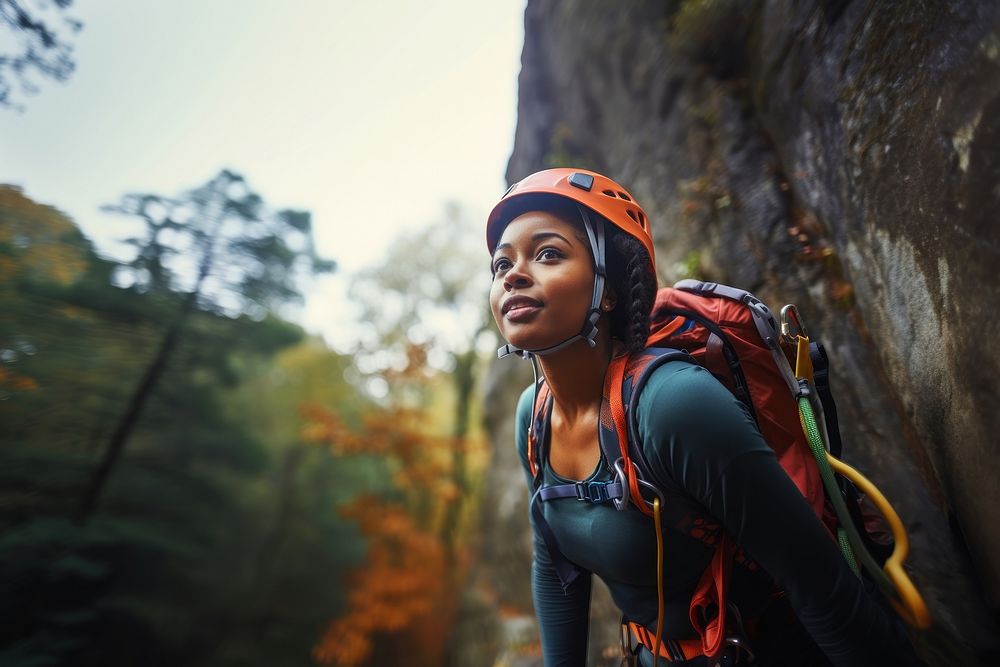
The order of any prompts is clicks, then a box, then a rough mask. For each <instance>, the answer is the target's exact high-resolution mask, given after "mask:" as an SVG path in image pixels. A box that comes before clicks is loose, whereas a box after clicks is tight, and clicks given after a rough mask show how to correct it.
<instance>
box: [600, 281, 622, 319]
mask: <svg viewBox="0 0 1000 667" xmlns="http://www.w3.org/2000/svg"><path fill="white" fill-rule="evenodd" d="M617 304H618V297H616V296H615V291H614V290H613V289H611V288H610V287H608V286H605V288H604V296H602V297H601V311H602V312H605V313H610V312H611V311H612V310H614V309H615V306H616V305H617Z"/></svg>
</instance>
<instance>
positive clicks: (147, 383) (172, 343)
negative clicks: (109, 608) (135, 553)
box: [76, 291, 198, 524]
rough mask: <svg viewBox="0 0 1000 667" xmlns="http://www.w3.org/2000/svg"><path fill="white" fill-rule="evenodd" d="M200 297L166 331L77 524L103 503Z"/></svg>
mask: <svg viewBox="0 0 1000 667" xmlns="http://www.w3.org/2000/svg"><path fill="white" fill-rule="evenodd" d="M197 297H198V292H197V291H195V292H192V293H190V294H189V295H188V297H187V298H186V299H185V300H184V305H183V306H182V307H181V311H180V313H178V315H177V318H176V319H175V320H174V321H173V323H172V324H171V325H170V328H169V329H168V330H167V334H166V335H165V336H164V337H163V341H162V342H161V343H160V347H159V349H158V350H157V351H156V356H154V357H153V361H152V362H151V363H150V364H149V367H148V368H147V369H146V372H145V374H144V375H143V376H142V380H141V381H140V382H139V385H138V386H137V387H136V389H135V391H134V392H133V393H132V398H131V399H130V400H129V403H128V407H127V408H126V410H125V412H124V413H123V414H122V417H121V419H120V420H119V422H118V426H117V427H116V428H115V431H114V433H113V434H112V436H111V441H110V442H109V443H108V449H107V451H105V453H104V458H102V459H101V463H100V464H99V465H98V466H97V470H95V471H94V475H93V477H91V479H90V484H89V485H88V487H87V491H86V493H85V494H84V496H83V501H82V502H81V504H80V509H79V512H78V513H77V516H76V521H77V523H81V524H82V523H86V522H87V520H88V519H90V517H91V516H92V515H93V513H94V511H95V510H96V509H97V503H98V502H99V501H100V498H101V494H102V493H103V492H104V488H105V487H106V486H107V483H108V479H109V478H110V477H111V473H112V471H113V470H114V468H115V466H116V465H117V464H118V460H119V458H120V457H121V453H122V450H123V449H125V443H126V442H128V439H129V436H130V435H132V430H133V429H134V428H135V425H136V423H137V422H138V421H139V416H140V415H141V414H142V409H143V408H144V407H145V405H146V401H148V400H149V397H150V395H151V394H152V393H153V389H154V388H155V387H156V384H157V382H159V380H160V377H161V376H162V375H163V371H164V370H166V367H167V361H168V360H169V359H170V357H171V355H172V354H173V351H174V349H175V348H176V347H177V341H178V340H179V339H180V336H181V331H182V329H183V327H184V322H185V320H186V319H187V316H188V314H189V313H190V312H191V309H192V308H193V307H194V304H195V302H196V300H197Z"/></svg>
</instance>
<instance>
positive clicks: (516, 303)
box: [502, 296, 542, 322]
mask: <svg viewBox="0 0 1000 667" xmlns="http://www.w3.org/2000/svg"><path fill="white" fill-rule="evenodd" d="M541 308H542V303H541V301H537V300H535V299H532V298H530V297H526V296H514V297H511V298H510V299H508V300H507V301H506V302H504V304H503V308H502V310H503V314H504V317H506V318H507V319H508V320H509V321H511V322H524V321H525V320H528V319H531V318H532V317H533V316H534V315H535V313H537V312H538V311H539V310H541Z"/></svg>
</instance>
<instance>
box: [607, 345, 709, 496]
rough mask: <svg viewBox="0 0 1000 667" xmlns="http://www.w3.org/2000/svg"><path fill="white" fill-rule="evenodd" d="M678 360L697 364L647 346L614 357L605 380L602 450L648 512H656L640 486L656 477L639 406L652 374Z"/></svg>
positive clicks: (670, 351)
mask: <svg viewBox="0 0 1000 667" xmlns="http://www.w3.org/2000/svg"><path fill="white" fill-rule="evenodd" d="M674 360H684V361H689V362H691V363H695V361H694V359H693V358H692V357H691V356H690V355H689V354H687V353H686V352H682V351H680V350H674V349H671V348H656V347H654V348H646V349H645V350H643V351H642V352H639V353H637V354H633V355H623V356H620V357H615V358H614V359H612V360H611V365H610V366H609V367H608V374H607V377H606V378H605V381H604V401H603V404H602V406H601V428H600V442H601V449H602V451H603V453H604V457H605V459H606V460H607V461H608V463H609V464H610V465H612V466H613V467H615V468H616V470H618V471H621V472H620V474H624V477H625V479H624V480H623V483H624V484H626V485H627V487H628V490H629V496H630V498H631V499H632V501H633V503H634V504H635V505H636V507H638V508H639V509H640V510H641V511H642V512H644V513H645V514H648V515H652V510H651V509H650V508H649V505H648V504H647V503H646V501H645V499H644V498H643V495H642V491H641V489H640V485H642V486H648V485H649V484H650V483H651V481H652V480H651V479H650V474H649V465H648V463H647V462H646V458H645V456H644V455H643V453H642V445H641V443H640V442H639V441H638V439H637V430H636V428H635V425H634V422H635V407H636V405H637V404H638V397H639V394H640V393H641V392H642V387H643V386H644V385H645V382H646V380H648V378H649V375H650V374H651V373H652V372H653V371H654V370H656V369H657V368H659V367H660V366H662V365H663V364H665V363H667V362H668V361H674ZM647 480H648V481H647ZM642 482H646V483H645V484H643V483H642Z"/></svg>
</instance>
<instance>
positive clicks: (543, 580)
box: [515, 361, 915, 667]
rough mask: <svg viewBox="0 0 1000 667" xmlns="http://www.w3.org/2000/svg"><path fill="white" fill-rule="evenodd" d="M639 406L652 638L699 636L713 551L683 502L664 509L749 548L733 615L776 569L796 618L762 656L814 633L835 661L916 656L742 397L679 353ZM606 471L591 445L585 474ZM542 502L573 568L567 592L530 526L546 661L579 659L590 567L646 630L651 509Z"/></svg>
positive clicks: (757, 597)
mask: <svg viewBox="0 0 1000 667" xmlns="http://www.w3.org/2000/svg"><path fill="white" fill-rule="evenodd" d="M532 396H533V391H532V388H531V387H528V388H527V389H526V390H525V391H524V393H522V395H521V398H520V400H519V401H518V406H517V425H516V426H517V428H516V431H515V432H516V434H517V436H516V439H517V448H518V452H519V454H520V456H521V462H522V464H523V466H524V469H525V475H526V476H527V478H528V488H529V489H531V488H532V482H531V474H530V472H529V470H528V461H527V431H528V424H529V421H530V418H531V410H532V404H531V402H532ZM636 414H637V423H638V429H637V430H638V437H639V439H640V440H641V443H642V451H643V453H644V455H645V457H646V460H647V461H648V463H649V468H650V471H651V473H652V475H653V477H654V480H653V481H654V483H655V484H656V485H657V486H658V487H659V488H660V489H662V490H663V491H664V492H666V494H667V500H666V505H667V511H666V513H665V517H666V519H665V521H664V552H665V556H664V565H663V578H664V585H663V590H664V598H665V614H664V628H663V637H665V638H670V639H690V638H694V637H696V636H697V635H696V633H695V631H694V629H693V627H692V626H691V624H690V622H689V620H688V604H689V602H690V599H691V595H692V592H693V590H694V588H695V586H696V584H697V582H698V580H699V578H700V577H701V575H702V573H703V572H704V570H705V567H706V566H707V565H708V563H709V561H710V559H711V557H712V553H713V548H712V547H711V546H710V545H709V544H706V540H705V539H704V538H705V536H704V533H705V528H706V526H705V525H704V520H703V519H696V518H694V517H693V516H692V515H691V513H690V512H685V511H683V509H680V510H675V511H671V509H672V508H676V507H683V506H684V505H685V504H688V506H692V505H695V506H700V508H701V512H703V513H705V514H707V515H709V517H714V518H715V519H717V520H718V521H719V522H721V524H722V526H724V527H725V529H726V530H727V531H728V532H729V534H730V535H732V536H733V538H734V539H735V540H736V542H737V544H738V545H739V546H740V547H741V549H742V550H743V552H745V554H746V555H747V556H748V557H749V559H741V560H742V561H743V562H742V563H740V564H737V565H736V566H734V568H733V576H732V583H731V590H730V594H729V599H730V600H731V601H733V602H735V603H736V604H737V605H738V606H739V608H740V609H741V612H742V613H743V615H744V617H748V618H749V617H753V616H756V615H757V614H759V613H760V612H761V610H762V609H763V608H764V607H765V606H766V605H768V604H769V602H770V595H769V592H770V591H771V589H772V585H773V584H772V582H771V578H773V581H774V582H776V583H777V585H778V586H779V587H780V588H781V589H782V590H784V591H785V595H786V597H787V601H788V605H790V606H791V609H792V610H793V611H794V613H795V616H796V617H797V618H798V620H799V622H800V623H801V627H799V626H798V624H797V623H795V621H794V619H792V618H788V619H787V621H788V622H787V624H784V623H781V624H779V625H782V626H783V625H787V626H788V627H777V628H774V631H773V632H770V633H768V634H770V635H772V636H771V638H770V639H768V640H765V641H761V643H760V645H757V644H756V643H755V648H758V654H759V655H758V661H759V663H760V664H764V665H767V664H824V662H825V661H824V660H823V658H822V657H821V656H818V655H814V656H813V657H812V658H807V656H806V654H805V652H806V651H812V652H813V653H815V645H818V646H819V647H820V648H821V649H822V651H823V652H824V653H825V655H826V657H827V658H828V659H829V660H830V662H832V663H833V664H835V665H844V666H845V667H846V666H850V667H858V666H863V665H901V664H911V663H912V662H914V660H915V659H914V658H913V656H912V649H911V648H910V646H909V643H908V641H907V640H906V639H905V637H904V636H903V634H902V632H901V631H900V628H899V625H898V623H895V622H893V621H892V620H891V619H890V617H889V616H888V615H887V613H886V612H885V610H884V609H883V608H882V607H881V606H880V605H879V604H878V603H877V602H876V601H875V600H874V599H873V598H872V597H870V596H869V595H868V593H866V591H865V589H864V586H863V585H862V582H861V580H859V579H858V578H857V577H856V576H855V575H854V574H853V573H852V572H851V570H850V569H849V568H848V566H847V564H846V563H845V561H844V559H843V557H842V556H841V554H840V552H839V550H838V548H837V545H836V543H835V542H834V541H833V540H832V539H831V536H830V533H829V532H828V531H827V529H826V528H825V527H824V526H823V525H822V524H821V523H820V522H819V521H818V520H817V519H816V517H815V515H814V514H813V512H812V510H811V509H810V507H809V505H808V504H807V503H806V501H805V500H804V499H803V497H802V496H801V494H800V493H799V491H798V489H797V488H796V487H795V485H794V483H793V482H792V481H791V480H790V479H789V478H788V476H787V475H786V474H785V472H784V470H783V469H782V468H781V466H780V465H779V464H778V462H777V458H776V457H775V455H774V452H773V451H772V450H771V449H770V448H769V447H768V446H767V444H766V443H765V442H764V440H763V438H762V437H761V435H760V432H759V431H758V429H757V427H756V424H755V423H754V421H753V419H752V418H751V416H750V415H749V413H748V412H747V410H746V408H745V407H744V406H743V405H742V404H741V403H740V402H739V401H738V400H737V399H736V398H735V397H734V396H733V395H732V394H731V393H730V392H729V391H728V390H727V389H726V388H725V387H723V386H722V385H721V384H720V383H719V382H718V381H716V379H715V378H714V377H712V375H711V374H710V373H709V372H708V371H706V370H705V369H703V368H701V367H699V366H695V365H693V364H690V363H688V362H684V361H670V362H667V363H666V364H664V365H663V366H661V367H659V368H658V369H656V370H655V371H654V372H653V373H652V375H651V376H650V378H649V381H648V382H647V384H646V385H645V387H644V388H643V389H642V393H641V395H640V396H639V403H638V408H637V412H636ZM595 437H596V434H595ZM542 468H543V471H544V472H543V474H544V481H543V484H545V485H546V486H549V485H552V484H565V483H567V482H571V481H576V480H568V479H564V478H561V477H559V476H558V475H556V474H554V473H553V472H552V470H551V469H550V468H549V466H548V461H545V462H544V463H543V466H542ZM610 478H611V473H610V470H609V466H608V465H607V463H606V461H605V460H604V457H603V454H602V458H601V462H600V463H599V464H598V466H597V468H596V469H595V470H594V472H593V473H592V474H591V476H590V477H588V478H587V480H588V481H602V480H607V479H610ZM671 499H674V501H673V503H672V500H671ZM543 512H544V516H545V520H546V522H547V523H548V524H549V525H550V527H551V529H552V532H553V534H554V535H555V538H556V541H557V543H558V545H559V549H560V551H561V552H562V553H563V555H564V556H565V557H566V558H567V559H568V560H569V561H570V562H572V563H574V564H575V565H577V566H578V567H580V568H581V569H582V570H583V572H582V574H581V576H580V577H578V578H577V579H576V581H574V582H573V584H572V585H571V586H570V587H569V589H568V590H567V591H565V592H564V591H563V588H562V585H561V584H560V582H559V578H558V577H557V575H556V572H555V570H554V568H553V567H552V562H551V559H550V557H549V553H548V550H547V548H546V546H545V542H544V541H543V540H542V538H541V535H540V534H539V532H538V530H537V529H535V530H534V560H533V563H532V582H531V583H532V594H533V599H534V604H535V613H536V616H537V618H538V623H539V630H540V633H541V639H542V649H543V654H544V659H545V665H546V667H561V666H568V667H582V666H583V665H584V664H585V662H586V647H587V630H588V616H589V607H590V586H591V577H590V576H589V575H591V574H596V575H597V576H599V577H601V579H602V580H603V581H604V583H605V584H607V586H608V588H609V590H610V591H611V596H612V598H613V599H614V601H615V603H616V604H617V605H618V607H619V608H620V609H621V611H622V613H623V614H624V615H625V616H626V618H628V619H629V620H635V621H638V622H640V623H642V624H643V625H645V626H646V627H647V628H649V629H650V631H651V632H655V631H656V616H657V596H656V535H655V533H654V528H653V520H652V519H651V518H650V517H649V516H647V515H645V514H642V513H641V512H639V510H637V509H635V508H634V507H630V508H629V509H628V510H627V511H623V512H619V511H618V510H616V509H615V508H614V506H613V504H611V503H602V504H596V503H590V502H581V501H578V500H576V499H574V498H564V499H556V500H551V501H549V502H545V503H543ZM709 528H711V526H709ZM765 573H766V574H765ZM768 575H769V576H768ZM775 604H776V603H771V606H772V607H773V606H775ZM782 604H784V603H782ZM769 627H770V626H769ZM802 627H804V628H805V631H806V632H808V635H810V636H811V637H812V640H813V641H814V642H815V645H814V644H813V643H812V642H811V641H809V639H808V638H806V637H804V636H803V637H802V638H801V639H800V640H799V641H796V639H795V637H796V633H795V631H796V630H797V631H798V633H799V635H801V634H802V633H801V628H802ZM761 651H765V652H770V655H761V654H760V653H761ZM641 657H642V664H643V665H651V664H652V656H651V654H650V653H649V652H648V651H646V652H644V655H642V656H641ZM660 664H661V665H662V664H667V663H666V661H665V660H661V661H660ZM674 664H676V663H674ZM684 664H690V665H700V664H707V661H706V660H705V659H704V658H699V659H695V660H691V661H688V663H684Z"/></svg>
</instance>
